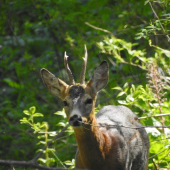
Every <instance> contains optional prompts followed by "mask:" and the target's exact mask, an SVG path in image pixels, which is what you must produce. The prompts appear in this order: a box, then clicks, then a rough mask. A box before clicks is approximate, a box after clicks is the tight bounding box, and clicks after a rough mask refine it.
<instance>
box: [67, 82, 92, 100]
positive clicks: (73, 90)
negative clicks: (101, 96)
mask: <svg viewBox="0 0 170 170" xmlns="http://www.w3.org/2000/svg"><path fill="white" fill-rule="evenodd" d="M93 96H94V94H93V93H92V91H91V90H90V89H89V88H88V87H87V86H86V85H82V84H78V85H72V86H69V87H68V89H67V94H66V96H65V100H72V101H73V102H74V103H75V102H76V101H78V100H79V99H81V100H85V99H87V98H94V97H93Z"/></svg>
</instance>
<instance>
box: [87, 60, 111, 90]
mask: <svg viewBox="0 0 170 170" xmlns="http://www.w3.org/2000/svg"><path fill="white" fill-rule="evenodd" d="M108 78H109V66H108V63H107V61H102V62H101V64H100V65H99V66H98V67H97V69H96V70H95V71H94V73H93V76H92V78H91V79H90V81H89V82H88V83H87V86H91V87H92V88H93V89H94V91H95V93H97V92H98V91H100V90H101V89H103V88H104V87H105V86H106V85H107V82H108Z"/></svg>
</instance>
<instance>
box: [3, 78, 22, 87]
mask: <svg viewBox="0 0 170 170" xmlns="http://www.w3.org/2000/svg"><path fill="white" fill-rule="evenodd" d="M3 81H4V82H5V83H7V84H8V85H9V86H10V87H13V88H16V89H23V87H24V86H23V84H19V83H16V82H14V81H13V80H11V79H10V78H4V79H3Z"/></svg>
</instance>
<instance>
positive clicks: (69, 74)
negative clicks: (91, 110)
mask: <svg viewBox="0 0 170 170" xmlns="http://www.w3.org/2000/svg"><path fill="white" fill-rule="evenodd" d="M67 58H68V56H67V54H66V52H65V53H64V65H65V68H66V70H67V74H68V76H69V79H70V85H74V84H75V81H74V77H73V74H72V72H71V70H70V68H69V65H68V62H67Z"/></svg>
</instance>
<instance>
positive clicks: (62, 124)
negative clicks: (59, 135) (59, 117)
mask: <svg viewBox="0 0 170 170" xmlns="http://www.w3.org/2000/svg"><path fill="white" fill-rule="evenodd" d="M56 126H63V127H64V126H66V124H65V123H63V122H59V123H58V124H57V125H56Z"/></svg>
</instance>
